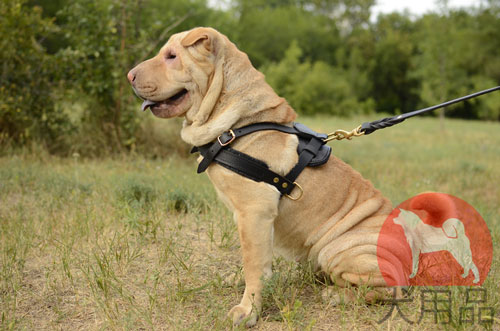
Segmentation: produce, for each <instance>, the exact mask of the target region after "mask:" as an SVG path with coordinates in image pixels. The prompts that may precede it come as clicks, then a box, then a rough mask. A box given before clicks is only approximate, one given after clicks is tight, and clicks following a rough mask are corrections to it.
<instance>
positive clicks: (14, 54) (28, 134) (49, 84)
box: [0, 0, 69, 148]
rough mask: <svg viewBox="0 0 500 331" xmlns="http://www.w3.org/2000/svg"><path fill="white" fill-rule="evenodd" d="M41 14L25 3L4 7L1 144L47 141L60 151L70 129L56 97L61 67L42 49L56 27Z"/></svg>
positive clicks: (16, 0) (7, 0) (7, 2)
mask: <svg viewBox="0 0 500 331" xmlns="http://www.w3.org/2000/svg"><path fill="white" fill-rule="evenodd" d="M41 13H42V11H41V9H40V8H39V7H29V6H27V5H26V1H24V0H4V1H2V2H0V63H2V65H1V69H0V70H1V71H0V143H2V141H4V142H5V141H9V140H10V141H13V142H14V143H19V144H26V143H28V142H30V141H32V140H33V139H37V140H40V139H41V140H44V141H45V142H46V143H47V144H48V145H50V146H52V147H53V148H56V147H57V146H58V143H59V142H60V139H59V133H61V132H65V131H67V130H68V129H69V122H68V121H67V118H66V116H65V115H64V114H63V113H60V112H58V111H56V109H55V104H54V100H53V96H52V88H53V87H54V86H55V85H56V84H57V83H55V81H56V77H57V74H56V69H57V62H56V61H55V59H54V58H53V57H51V56H49V55H48V54H47V52H46V49H45V48H44V47H43V46H42V40H43V39H44V38H47V37H48V36H49V35H51V34H52V33H53V32H54V31H55V30H56V27H55V26H54V25H53V24H52V21H51V20H50V19H46V18H43V17H42V15H41Z"/></svg>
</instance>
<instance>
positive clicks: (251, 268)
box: [128, 28, 392, 325]
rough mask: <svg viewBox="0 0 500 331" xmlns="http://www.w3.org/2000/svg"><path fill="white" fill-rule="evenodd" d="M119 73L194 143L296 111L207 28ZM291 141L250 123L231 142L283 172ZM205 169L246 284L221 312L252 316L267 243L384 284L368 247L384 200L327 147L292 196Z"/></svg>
mask: <svg viewBox="0 0 500 331" xmlns="http://www.w3.org/2000/svg"><path fill="white" fill-rule="evenodd" d="M128 79H129V80H130V82H131V83H132V85H133V87H134V89H135V92H136V93H137V95H139V96H140V97H141V98H143V99H144V100H146V101H145V102H144V104H143V109H145V108H147V107H150V108H151V111H152V112H153V114H155V115H156V116H158V117H166V118H168V117H173V116H184V117H185V121H184V125H183V128H182V130H181V136H182V138H183V140H185V141H186V142H188V143H189V144H192V145H194V146H201V145H204V144H207V143H209V142H213V141H214V140H215V139H217V137H218V136H219V135H220V134H222V133H223V132H224V131H227V130H229V129H231V128H238V127H242V126H245V125H248V124H251V123H259V122H275V123H281V124H290V123H291V122H292V121H293V120H294V119H295V118H296V114H295V112H294V110H293V109H292V108H291V107H290V106H289V105H288V103H287V102H286V101H285V100H284V99H283V98H280V97H279V96H278V95H276V93H275V92H274V91H273V89H272V88H271V87H270V86H269V85H268V84H267V83H266V82H265V80H264V75H262V74H261V73H260V72H258V71H257V70H256V69H255V68H254V67H253V66H252V65H251V63H250V61H249V59H248V57H247V56H246V54H244V53H242V52H241V51H239V50H238V49H237V48H236V46H235V45H234V44H233V43H231V42H230V41H229V40H228V39H227V38H226V37H225V36H224V35H222V34H220V33H219V32H217V31H215V30H214V29H211V28H196V29H193V30H190V31H187V32H182V33H178V34H175V35H173V36H172V37H171V38H170V39H169V41H168V42H167V44H166V45H165V46H163V48H162V49H161V50H160V52H159V53H158V55H156V56H155V57H153V58H152V59H150V60H147V61H145V62H143V63H141V64H139V65H137V66H136V67H135V68H134V69H132V70H131V71H130V72H129V74H128ZM304 88H307V87H304ZM297 144H298V139H297V137H296V136H295V135H292V134H285V133H281V132H277V131H259V132H256V133H253V134H251V135H248V136H245V137H241V138H239V139H237V140H236V141H235V142H234V143H232V144H231V147H232V148H234V149H237V150H240V151H243V152H244V153H246V154H249V155H250V156H253V157H255V158H257V159H260V160H262V161H264V162H266V163H267V164H268V165H269V167H270V169H271V170H273V171H275V172H277V173H279V174H281V175H286V174H287V173H288V172H289V171H290V169H292V167H293V166H294V165H295V164H296V163H297V160H298V155H297ZM207 173H208V176H209V177H210V180H211V181H212V183H213V185H214V186H215V188H216V191H217V193H218V195H219V197H220V198H221V199H222V200H223V201H224V203H225V204H226V205H227V206H228V208H229V209H230V210H231V211H232V212H233V213H234V218H235V221H236V223H237V226H238V233H239V237H240V242H241V248H242V254H243V270H244V274H245V283H246V287H245V292H244V294H243V298H242V300H241V302H240V303H239V304H238V305H236V306H234V307H233V308H232V309H231V311H230V312H229V315H230V316H231V317H232V319H233V322H234V323H235V324H238V323H240V322H241V321H243V320H244V319H246V320H247V325H253V324H255V322H256V320H257V315H258V313H259V311H260V309H261V301H262V297H261V290H262V287H263V279H265V278H266V277H269V276H270V275H271V273H272V271H271V265H272V258H273V249H274V250H275V251H277V252H278V253H280V254H282V255H284V256H285V257H287V258H290V259H293V260H297V261H305V260H310V261H312V262H313V263H314V265H315V266H316V267H317V269H318V270H322V271H324V272H326V273H328V274H329V275H330V277H331V278H332V279H333V281H334V282H335V283H336V284H337V285H341V286H344V285H346V284H348V283H351V284H368V285H372V286H375V287H383V286H386V283H385V281H384V278H383V277H382V275H381V274H380V271H379V267H378V263H377V256H376V251H377V238H378V232H379V230H380V227H381V226H382V224H383V222H384V220H385V218H386V216H387V215H388V214H389V213H390V212H391V210H392V206H391V203H390V202H389V200H387V199H386V198H384V197H383V196H382V195H381V194H380V192H379V191H377V190H376V189H375V188H374V187H373V185H372V184H371V183H370V182H369V181H367V180H365V179H363V178H362V177H361V175H360V174H359V173H358V172H356V171H354V170H353V169H352V168H351V167H349V166H348V165H346V164H345V163H343V162H342V161H340V160H339V159H337V158H335V157H334V156H331V157H330V160H329V161H328V163H326V164H325V165H323V166H320V167H315V168H306V169H305V170H304V171H303V172H302V174H301V175H300V176H299V177H298V179H297V181H298V182H299V183H300V185H301V186H302V187H303V190H304V195H303V197H302V198H301V199H300V200H298V201H292V200H290V199H288V198H286V197H281V198H280V193H279V192H278V190H277V189H276V188H274V187H272V186H271V185H269V184H266V183H263V182H255V181H253V180H250V179H247V178H245V177H243V176H240V175H238V174H236V173H234V172H232V171H230V170H227V169H226V168H223V167H222V166H219V165H217V164H216V163H212V164H211V165H210V167H209V168H208V170H207ZM292 193H294V192H292ZM295 193H296V192H295Z"/></svg>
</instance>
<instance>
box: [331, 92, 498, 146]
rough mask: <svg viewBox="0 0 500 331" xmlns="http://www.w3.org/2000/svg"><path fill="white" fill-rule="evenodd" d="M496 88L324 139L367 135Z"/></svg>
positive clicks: (340, 131)
mask: <svg viewBox="0 0 500 331" xmlns="http://www.w3.org/2000/svg"><path fill="white" fill-rule="evenodd" d="M497 90H500V86H497V87H492V88H489V89H487V90H483V91H479V92H475V93H472V94H469V95H466V96H463V97H460V98H457V99H453V100H450V101H446V102H443V103H441V104H439V105H435V106H432V107H427V108H423V109H419V110H415V111H411V112H408V113H404V114H401V115H397V116H393V117H385V118H382V119H380V120H376V121H373V122H365V123H363V124H361V125H360V126H358V127H357V128H355V129H354V130H352V131H345V130H337V131H335V132H332V133H330V134H328V138H327V140H326V141H330V140H342V139H351V138H352V137H359V136H363V135H368V134H370V133H373V132H375V131H377V130H380V129H384V128H388V127H390V126H393V125H395V124H399V123H401V122H403V121H404V120H406V119H408V118H410V117H413V116H417V115H421V114H423V113H426V112H429V111H433V110H436V109H439V108H443V107H446V106H449V105H453V104H455V103H458V102H462V101H465V100H468V99H472V98H475V97H478V96H480V95H483V94H487V93H491V92H494V91H497Z"/></svg>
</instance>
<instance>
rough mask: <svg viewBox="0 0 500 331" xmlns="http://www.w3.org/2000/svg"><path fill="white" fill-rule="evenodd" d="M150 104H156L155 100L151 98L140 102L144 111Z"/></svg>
mask: <svg viewBox="0 0 500 331" xmlns="http://www.w3.org/2000/svg"><path fill="white" fill-rule="evenodd" d="M152 105H156V102H154V101H151V100H144V102H143V103H142V106H141V107H142V111H145V110H146V109H147V108H148V107H151V106H152Z"/></svg>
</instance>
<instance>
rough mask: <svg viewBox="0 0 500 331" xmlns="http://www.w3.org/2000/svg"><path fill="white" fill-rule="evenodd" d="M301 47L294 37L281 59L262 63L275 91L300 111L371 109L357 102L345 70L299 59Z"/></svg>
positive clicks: (348, 111) (360, 110)
mask: <svg viewBox="0 0 500 331" xmlns="http://www.w3.org/2000/svg"><path fill="white" fill-rule="evenodd" d="M301 55H302V50H301V49H300V48H299V46H298V45H297V42H296V41H294V42H292V44H291V45H290V47H289V48H288V50H287V51H286V53H285V57H284V59H283V60H282V61H281V62H279V63H273V64H270V65H269V66H267V67H265V68H264V69H263V71H264V72H265V74H266V79H267V81H268V82H269V83H270V84H271V86H273V88H274V89H275V90H276V91H277V93H278V94H280V95H282V96H284V97H285V98H286V99H287V100H288V102H289V103H290V104H291V105H292V106H293V107H294V108H295V109H296V110H298V111H299V112H301V113H303V114H316V113H326V114H332V115H349V114H353V113H360V112H366V111H369V110H370V106H369V104H370V101H367V102H364V103H360V102H359V101H358V99H357V98H356V95H355V94H354V92H353V89H352V86H351V85H350V84H349V79H348V77H347V76H348V73H347V72H346V71H345V70H343V69H342V68H337V67H332V66H330V65H328V64H327V63H325V62H322V61H316V62H313V63H311V62H310V61H305V62H300V60H299V59H300V57H301Z"/></svg>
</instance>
